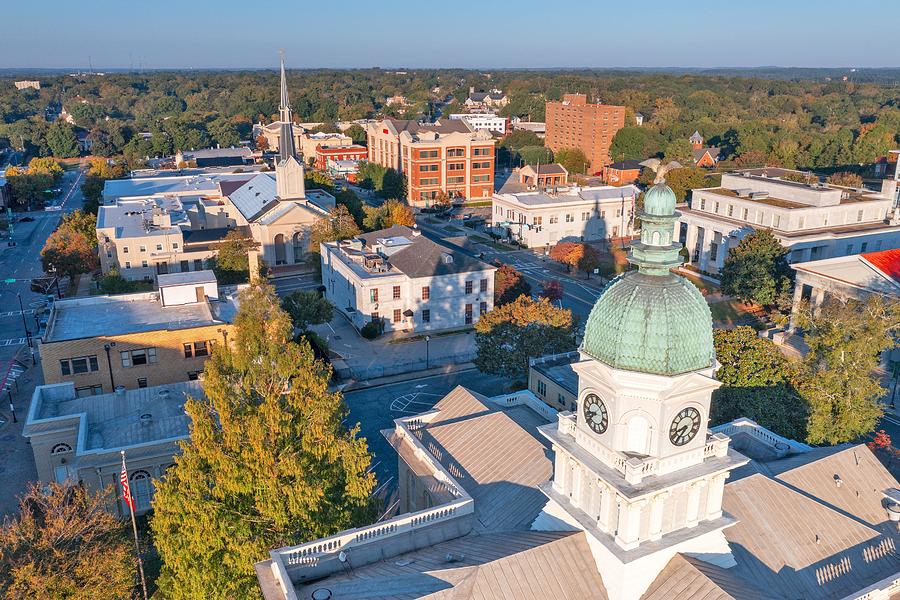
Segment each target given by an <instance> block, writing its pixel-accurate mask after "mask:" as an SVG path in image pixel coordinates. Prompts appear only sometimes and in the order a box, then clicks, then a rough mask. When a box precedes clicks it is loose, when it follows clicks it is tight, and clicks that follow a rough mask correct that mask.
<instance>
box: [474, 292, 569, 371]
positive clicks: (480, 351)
mask: <svg viewBox="0 0 900 600" xmlns="http://www.w3.org/2000/svg"><path fill="white" fill-rule="evenodd" d="M475 347H476V351H477V356H476V357H475V366H477V367H478V368H479V369H480V370H481V371H482V372H484V373H493V374H496V375H508V376H513V377H521V376H523V375H525V374H526V373H527V372H528V359H529V358H532V357H536V356H544V355H547V354H557V353H559V352H567V351H569V350H573V349H574V348H575V327H574V321H573V320H572V312H571V311H570V310H567V309H564V308H557V307H555V306H553V305H552V304H550V301H549V300H547V299H546V298H542V299H541V300H532V299H531V298H529V297H527V296H519V298H517V299H516V300H515V301H513V302H510V303H509V304H504V305H503V306H499V307H495V308H494V310H492V311H490V312H489V313H487V314H484V315H481V318H480V319H478V323H476V324H475Z"/></svg>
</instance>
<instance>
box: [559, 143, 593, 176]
mask: <svg viewBox="0 0 900 600" xmlns="http://www.w3.org/2000/svg"><path fill="white" fill-rule="evenodd" d="M556 162H558V163H559V164H561V165H562V166H564V167H565V168H566V171H568V172H569V173H586V172H587V169H588V167H589V166H590V161H589V160H588V159H587V156H585V155H584V152H583V151H582V150H581V148H560V149H559V150H558V151H557V152H556Z"/></svg>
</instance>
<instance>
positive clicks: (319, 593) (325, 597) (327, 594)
mask: <svg viewBox="0 0 900 600" xmlns="http://www.w3.org/2000/svg"><path fill="white" fill-rule="evenodd" d="M312 599H313V600H330V599H331V590H329V589H328V588H319V589H317V590H314V591H313V593H312Z"/></svg>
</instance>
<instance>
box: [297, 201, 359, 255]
mask: <svg viewBox="0 0 900 600" xmlns="http://www.w3.org/2000/svg"><path fill="white" fill-rule="evenodd" d="M360 233H361V232H360V230H359V227H357V226H356V221H355V220H354V219H353V216H352V215H351V214H350V212H349V211H348V210H347V207H346V206H344V205H343V204H338V205H337V206H335V207H334V208H332V209H331V211H329V215H328V217H323V218H321V219H319V220H318V221H316V222H315V223H313V226H312V231H311V232H310V239H309V241H310V251H311V252H318V251H319V245H321V244H324V243H325V242H336V241H338V240H346V239H349V238H354V237H356V236H358V235H359V234H360Z"/></svg>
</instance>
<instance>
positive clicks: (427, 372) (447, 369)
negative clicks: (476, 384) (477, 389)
mask: <svg viewBox="0 0 900 600" xmlns="http://www.w3.org/2000/svg"><path fill="white" fill-rule="evenodd" d="M475 368H476V367H475V365H474V364H473V363H470V362H466V363H460V364H455V365H444V366H441V367H432V368H430V369H423V370H421V371H412V372H409V373H400V374H397V375H388V376H387V377H377V378H375V379H366V380H356V379H351V380H349V382H348V383H345V384H339V385H337V386H335V387H337V389H339V390H340V391H342V392H353V391H356V390H365V389H371V388H373V387H378V386H382V385H391V384H393V383H400V382H402V381H411V380H415V379H422V378H425V377H431V376H433V375H450V374H453V373H462V372H464V371H471V370H473V369H475Z"/></svg>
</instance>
